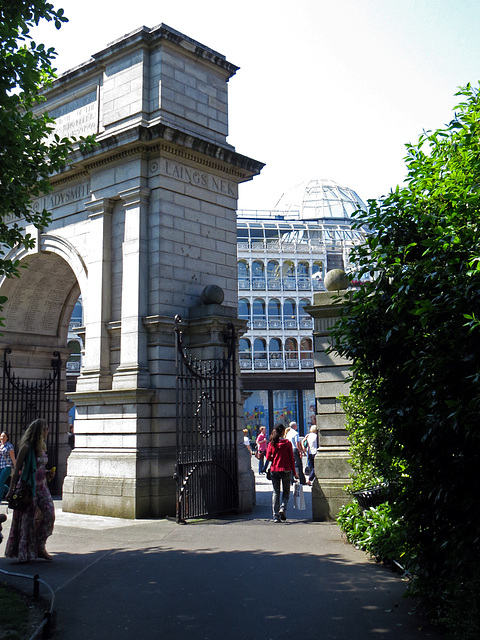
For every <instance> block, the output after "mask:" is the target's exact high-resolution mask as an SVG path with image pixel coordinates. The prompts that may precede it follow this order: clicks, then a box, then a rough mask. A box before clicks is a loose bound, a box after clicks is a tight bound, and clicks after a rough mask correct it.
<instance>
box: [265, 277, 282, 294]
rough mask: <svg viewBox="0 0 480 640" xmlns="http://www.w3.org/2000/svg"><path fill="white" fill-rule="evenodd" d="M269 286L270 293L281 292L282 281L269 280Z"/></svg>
mask: <svg viewBox="0 0 480 640" xmlns="http://www.w3.org/2000/svg"><path fill="white" fill-rule="evenodd" d="M267 286H268V289H269V290H270V291H280V288H281V286H282V281H281V280H280V278H268V279H267Z"/></svg>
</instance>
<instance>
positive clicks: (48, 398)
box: [0, 348, 62, 467]
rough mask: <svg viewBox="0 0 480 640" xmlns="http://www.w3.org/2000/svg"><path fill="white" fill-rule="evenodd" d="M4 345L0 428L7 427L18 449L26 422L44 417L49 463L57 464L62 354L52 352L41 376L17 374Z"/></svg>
mask: <svg viewBox="0 0 480 640" xmlns="http://www.w3.org/2000/svg"><path fill="white" fill-rule="evenodd" d="M11 353H12V350H11V349H10V348H6V349H5V350H4V353H3V380H2V382H3V384H2V395H1V401H2V406H1V410H0V421H1V430H2V431H6V432H7V433H8V434H9V436H10V441H11V442H12V444H13V445H14V446H15V449H16V450H17V452H18V445H19V443H20V440H21V438H22V435H23V434H24V432H25V429H26V428H27V427H28V425H29V424H30V423H31V422H32V421H33V420H35V419H36V418H44V419H45V420H46V421H47V423H48V426H49V434H48V439H47V454H48V462H49V466H52V467H53V466H55V467H56V466H57V462H58V437H59V433H58V432H59V423H60V368H61V364H62V361H61V358H60V354H59V353H58V352H57V351H54V352H53V359H52V370H51V373H50V375H49V376H48V377H46V378H42V379H27V378H17V376H16V375H15V374H14V373H12V364H11V362H9V360H8V356H9V355H10V354H11Z"/></svg>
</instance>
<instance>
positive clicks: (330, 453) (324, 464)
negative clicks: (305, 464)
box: [306, 292, 350, 521]
mask: <svg viewBox="0 0 480 640" xmlns="http://www.w3.org/2000/svg"><path fill="white" fill-rule="evenodd" d="M341 293H344V294H346V295H347V292H340V294H341ZM338 296H339V292H335V293H330V292H321V293H316V294H315V295H314V303H313V305H312V306H311V307H306V311H307V312H308V313H309V314H310V315H311V316H312V317H313V318H314V321H315V324H314V333H313V336H314V360H315V365H314V366H315V398H316V404H317V411H316V417H317V427H318V445H319V446H318V452H317V455H316V457H315V475H316V481H315V482H314V484H313V488H312V511H313V520H315V521H324V520H330V519H332V518H335V517H336V516H337V514H338V511H339V509H340V507H341V506H342V505H343V504H345V503H346V502H348V500H349V496H348V494H347V493H346V492H345V491H344V486H345V485H346V484H348V482H349V474H350V465H349V463H348V458H349V452H348V440H347V431H346V429H345V414H344V412H343V409H342V406H341V401H340V396H341V395H348V393H349V386H348V383H347V382H346V379H347V377H348V374H349V369H350V361H349V360H347V359H346V358H342V357H340V356H339V355H338V354H337V353H335V352H333V351H332V352H328V349H329V347H330V345H331V342H330V338H329V333H330V330H331V328H332V327H333V326H334V324H335V323H336V321H337V320H338V318H339V317H340V312H341V309H342V303H341V300H340V301H339V300H338Z"/></svg>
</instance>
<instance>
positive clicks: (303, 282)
mask: <svg viewBox="0 0 480 640" xmlns="http://www.w3.org/2000/svg"><path fill="white" fill-rule="evenodd" d="M297 286H298V288H299V290H300V291H309V290H310V289H311V280H310V265H309V264H308V262H305V261H303V260H302V261H301V262H299V263H298V265H297Z"/></svg>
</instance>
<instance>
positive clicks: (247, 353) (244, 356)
mask: <svg viewBox="0 0 480 640" xmlns="http://www.w3.org/2000/svg"><path fill="white" fill-rule="evenodd" d="M238 352H239V357H240V368H241V369H251V368H252V345H251V343H250V340H248V338H240V340H239V342H238Z"/></svg>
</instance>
